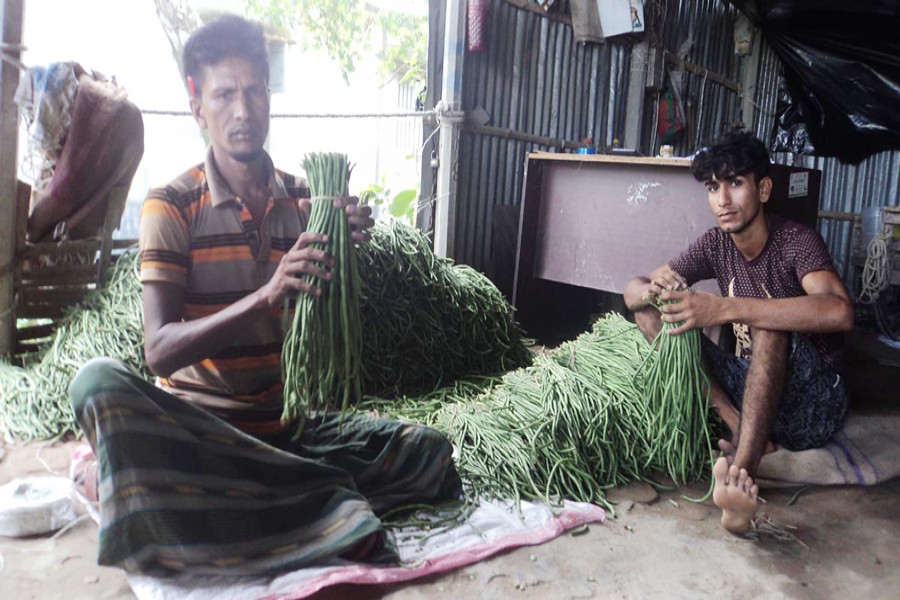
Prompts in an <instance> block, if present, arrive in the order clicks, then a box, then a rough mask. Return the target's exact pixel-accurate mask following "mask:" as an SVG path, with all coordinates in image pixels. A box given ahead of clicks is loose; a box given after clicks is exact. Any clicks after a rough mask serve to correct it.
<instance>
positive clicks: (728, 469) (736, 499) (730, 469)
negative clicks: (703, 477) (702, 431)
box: [713, 456, 759, 533]
mask: <svg viewBox="0 0 900 600" xmlns="http://www.w3.org/2000/svg"><path fill="white" fill-rule="evenodd" d="M713 478H714V479H715V480H716V483H715V486H714V487H713V502H715V504H716V506H718V507H719V508H721V509H722V527H724V528H725V529H727V530H728V531H730V532H731V533H746V532H747V531H749V530H750V520H751V519H753V515H755V514H756V506H757V504H758V500H757V494H758V493H759V488H758V487H757V485H756V484H755V483H753V478H751V477H750V475H749V474H748V473H747V469H739V468H738V467H737V465H730V464H729V463H728V459H727V458H725V457H724V456H723V457H721V458H719V460H717V461H716V464H715V465H714V466H713Z"/></svg>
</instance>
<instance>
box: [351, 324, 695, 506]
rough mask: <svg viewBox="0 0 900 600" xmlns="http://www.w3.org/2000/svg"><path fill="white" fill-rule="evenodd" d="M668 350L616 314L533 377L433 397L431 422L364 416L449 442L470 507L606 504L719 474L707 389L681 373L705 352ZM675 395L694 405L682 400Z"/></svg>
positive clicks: (383, 405)
mask: <svg viewBox="0 0 900 600" xmlns="http://www.w3.org/2000/svg"><path fill="white" fill-rule="evenodd" d="M698 335H699V334H698ZM658 344H659V345H660V348H661V351H660V352H652V351H651V345H649V344H648V343H647V342H646V340H644V337H643V335H642V334H641V333H640V331H639V330H638V329H637V327H636V326H635V325H633V324H631V323H629V322H628V321H626V320H625V319H624V318H623V317H621V316H620V315H617V314H615V313H611V314H609V315H607V316H605V317H604V318H602V319H600V320H599V321H597V322H596V323H595V324H594V327H593V329H592V331H590V332H588V333H585V334H582V335H581V336H579V337H578V338H577V339H576V340H574V341H572V342H568V343H566V344H563V345H561V346H560V347H559V348H557V349H556V350H553V351H552V352H550V353H548V354H544V355H540V356H538V357H537V358H536V359H535V361H534V364H533V365H532V366H530V367H527V368H524V369H519V370H516V371H512V372H510V373H507V374H506V375H504V376H503V377H502V378H495V379H493V380H480V381H477V382H473V383H472V384H470V385H468V386H467V387H464V386H460V385H457V386H455V387H454V388H452V389H449V390H447V391H446V392H445V393H439V392H435V393H433V394H430V395H428V396H426V397H425V399H424V400H423V402H425V403H426V404H425V405H426V407H427V408H429V409H430V411H429V410H427V409H426V410H423V407H422V406H421V405H420V403H419V402H417V401H416V399H410V398H404V399H401V400H400V401H383V400H375V399H372V400H369V401H367V402H366V403H365V404H364V407H365V408H366V409H370V410H377V411H379V412H383V413H385V414H388V415H391V416H394V417H398V418H404V419H409V420H414V421H417V422H421V423H423V424H426V425H430V426H432V427H435V428H436V429H438V430H439V431H442V432H443V433H445V434H446V435H447V436H448V437H449V438H450V440H451V441H452V442H453V443H454V445H456V446H457V447H458V448H459V449H460V456H459V458H458V460H457V467H458V469H459V471H460V474H461V475H462V477H463V479H464V481H466V482H467V483H468V484H469V493H470V494H471V495H472V496H488V497H515V498H519V497H523V498H533V499H542V500H544V501H547V502H550V503H553V502H558V501H559V500H560V499H562V498H568V499H573V500H579V501H585V502H596V503H600V504H607V503H606V501H605V499H604V490H606V489H607V488H608V487H610V486H614V485H619V484H622V483H625V482H627V481H633V480H647V479H648V478H650V477H651V476H652V474H653V471H654V470H662V471H664V472H665V473H667V474H668V475H669V476H670V477H672V479H674V480H676V481H685V480H686V479H687V478H688V476H694V475H699V474H700V473H702V472H703V469H704V468H706V469H708V468H709V464H710V462H709V458H710V449H709V435H708V431H707V423H706V421H705V420H704V419H699V418H698V415H700V414H704V413H705V410H706V404H705V401H703V400H702V398H701V397H700V396H701V394H700V392H701V388H700V387H699V384H697V385H693V384H692V383H691V382H687V383H688V384H689V385H688V386H684V387H679V386H680V384H681V382H682V378H683V377H684V373H683V372H682V369H681V367H679V366H678V365H679V364H680V363H681V362H686V363H691V362H692V361H693V362H694V363H696V361H698V360H699V347H698V346H695V344H694V341H692V340H691V339H690V338H689V337H687V338H685V337H683V336H666V339H660V340H658ZM695 354H696V355H695ZM675 388H678V389H679V390H684V392H685V393H684V394H682V395H679V396H678V398H673V397H672V395H671V394H670V391H671V390H673V389H675ZM688 388H689V389H688ZM673 404H677V407H673ZM683 404H693V405H694V408H693V409H691V408H689V407H684V406H682V405H683ZM671 431H676V432H678V433H677V434H671V435H670V432H671ZM607 506H608V504H607Z"/></svg>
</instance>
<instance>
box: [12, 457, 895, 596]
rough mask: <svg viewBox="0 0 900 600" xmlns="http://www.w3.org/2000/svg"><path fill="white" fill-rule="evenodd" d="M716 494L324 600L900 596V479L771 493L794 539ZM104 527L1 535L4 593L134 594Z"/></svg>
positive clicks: (631, 506)
mask: <svg viewBox="0 0 900 600" xmlns="http://www.w3.org/2000/svg"><path fill="white" fill-rule="evenodd" d="M68 453H69V447H68V445H66V444H53V445H47V444H31V445H26V446H21V447H9V446H7V447H6V448H5V457H4V458H2V460H0V484H3V483H6V482H7V481H9V480H10V479H12V478H14V477H17V476H22V475H24V474H27V473H46V472H47V471H48V470H51V471H57V472H59V473H64V472H65V470H66V467H67V464H68ZM704 492H705V486H704V485H702V484H698V485H696V486H693V487H692V488H689V489H687V490H680V491H677V492H666V493H663V494H662V495H658V494H657V493H656V492H655V491H654V490H653V489H652V488H650V487H649V486H646V485H632V486H629V487H628V488H625V489H622V490H615V491H614V492H613V493H612V494H611V496H612V497H614V498H616V499H617V500H618V510H617V513H618V514H617V517H616V518H615V519H610V520H608V521H607V523H606V524H602V525H600V524H596V525H592V526H591V527H590V529H589V531H588V532H587V533H586V534H583V535H579V536H573V535H565V536H562V537H560V538H557V539H555V540H553V541H551V542H549V543H546V544H544V545H541V546H537V547H530V548H520V549H517V550H515V551H511V552H507V553H505V554H502V555H499V556H496V557H494V558H492V559H490V560H487V561H484V562H482V563H478V564H475V565H471V566H469V567H466V568H463V569H460V570H458V571H454V572H451V573H448V574H445V575H443V576H440V577H431V578H428V579H423V580H418V581H415V582H411V583H408V584H404V585H397V586H389V587H388V586H384V587H375V586H371V587H370V586H365V587H363V586H340V587H337V588H331V589H328V590H325V591H323V592H322V593H320V594H318V595H317V596H315V597H316V598H318V599H319V600H324V599H328V600H337V599H339V598H341V599H348V600H354V599H373V598H385V599H391V600H401V599H403V600H426V599H427V600H435V599H436V598H447V599H466V600H468V599H474V598H485V599H487V598H491V599H493V598H517V599H529V600H530V599H538V598H540V599H546V598H553V599H556V598H560V599H562V598H704V597H713V596H715V597H722V598H736V599H740V598H753V599H757V598H767V599H769V598H773V599H774V598H797V599H806V598H809V599H822V598H835V599H842V600H843V599H846V598H848V597H850V598H852V597H859V598H866V599H867V600H870V599H871V600H875V599H881V598H884V599H888V598H890V599H895V598H898V597H900V591H898V590H900V545H898V544H897V540H900V479H896V480H893V481H890V482H887V483H885V484H882V485H879V486H875V487H870V488H858V487H841V488H812V489H807V490H806V491H804V492H803V493H801V494H800V495H799V497H797V498H796V501H795V502H794V504H793V505H791V506H788V503H789V501H790V500H791V499H792V498H793V496H794V494H795V492H796V490H777V491H775V490H768V491H764V493H763V496H764V498H765V499H766V500H767V503H766V505H765V506H764V508H763V511H764V512H765V513H766V514H767V515H768V516H769V517H770V519H771V520H772V521H774V522H775V523H777V524H779V525H781V526H793V527H796V529H794V530H792V534H793V536H794V537H793V539H779V538H777V537H775V536H774V535H771V534H763V535H761V536H760V537H759V539H758V540H755V541H754V540H747V539H741V538H737V537H734V536H731V535H729V534H727V533H725V532H724V531H723V530H722V529H721V528H720V527H719V525H718V517H719V515H718V512H717V511H716V510H715V507H713V506H712V505H711V503H710V502H707V503H706V504H703V505H697V504H692V503H690V502H686V501H684V500H683V499H682V494H688V495H693V496H699V495H702V494H703V493H704ZM96 551H97V530H96V527H95V525H94V524H93V523H92V522H90V521H87V520H85V521H82V522H81V523H79V524H78V525H76V526H75V527H74V528H72V529H71V530H69V531H68V532H66V533H65V534H64V535H62V536H61V537H59V538H58V539H56V540H49V539H44V538H41V539H26V540H12V539H5V538H0V557H2V567H0V589H2V594H0V597H2V598H3V599H9V600H13V599H14V600H25V599H31V598H36V599H41V600H44V599H54V598H59V599H64V600H78V599H82V598H84V599H88V598H90V599H100V598H133V597H134V596H133V595H132V593H131V591H130V589H129V587H128V584H127V582H126V580H125V577H124V575H123V574H122V573H121V572H120V571H118V570H116V569H108V568H102V567H98V566H97V565H96V558H95V556H96Z"/></svg>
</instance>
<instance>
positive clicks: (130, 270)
mask: <svg viewBox="0 0 900 600" xmlns="http://www.w3.org/2000/svg"><path fill="white" fill-rule="evenodd" d="M358 255H359V262H360V265H359V266H360V288H359V294H360V319H361V321H362V338H363V339H362V348H363V349H362V355H361V371H362V387H363V390H364V393H366V394H369V395H379V396H391V397H393V396H396V395H398V394H409V395H412V394H419V393H422V392H423V391H431V390H434V389H435V388H437V387H439V386H441V385H446V384H448V383H451V382H453V381H456V380H457V379H461V378H465V377H471V376H475V375H490V374H498V373H504V372H506V371H509V370H511V369H515V368H518V367H522V366H525V365H528V364H531V353H530V351H529V350H528V348H527V345H526V344H527V341H526V340H524V339H523V337H522V333H521V330H520V329H519V327H518V326H517V324H516V323H515V321H514V319H513V309H512V307H511V306H510V305H509V303H508V302H506V300H505V298H504V297H503V295H502V294H501V293H500V292H499V291H498V290H497V288H496V287H495V286H494V285H493V284H492V283H491V282H490V281H489V280H488V279H487V278H486V277H484V276H483V275H481V274H480V273H477V272H476V271H474V270H472V269H470V268H469V267H465V266H461V265H453V264H452V262H450V261H447V260H443V259H439V258H437V257H436V256H435V255H434V253H433V252H432V251H431V247H430V243H429V242H428V239H427V238H426V237H425V236H424V235H423V234H422V233H420V232H419V231H418V230H416V229H415V228H413V227H412V226H409V225H406V224H403V223H401V222H399V221H379V223H378V224H377V225H376V226H375V227H373V228H372V240H371V242H369V243H366V244H363V245H361V246H359V247H358ZM116 265H117V266H116V267H115V271H114V272H113V273H112V274H111V275H110V277H109V278H108V281H109V283H108V284H107V286H106V287H105V288H104V289H102V290H98V291H96V292H94V293H92V294H91V295H90V296H89V298H88V300H87V301H86V302H85V303H84V304H83V305H81V306H79V307H76V308H75V310H74V311H73V312H72V313H71V314H70V315H69V317H68V318H67V319H66V321H65V322H64V324H63V325H62V326H60V327H59V328H58V329H57V331H56V332H55V334H54V336H53V338H52V342H51V343H50V344H48V346H47V348H46V349H45V350H44V351H43V352H42V353H41V355H40V356H36V357H34V359H33V360H31V361H29V363H28V365H27V366H25V367H24V368H22V367H20V366H16V365H13V364H9V363H4V362H2V361H0V432H2V433H4V434H6V435H8V436H12V437H15V438H18V439H23V440H27V439H35V438H39V439H47V438H52V437H56V436H59V435H62V434H65V433H68V432H77V425H76V424H75V421H74V417H73V415H72V412H71V409H70V408H69V400H68V395H67V391H66V390H67V388H68V385H69V382H70V381H71V380H72V377H73V376H74V375H75V372H76V371H77V370H78V368H79V367H80V366H81V365H82V364H83V363H85V362H87V360H89V359H91V358H94V357H97V356H111V357H114V358H119V359H121V360H123V361H124V362H125V363H127V364H128V365H130V366H131V367H133V368H135V369H136V370H138V371H139V372H142V373H143V374H145V375H146V376H147V377H148V378H149V377H150V374H149V370H148V368H147V365H146V363H145V361H144V357H143V339H144V336H143V324H142V314H141V292H140V289H141V286H140V283H139V281H138V278H137V255H136V253H134V254H129V255H127V256H125V257H123V258H121V259H120V260H119V261H118V262H117V264H116Z"/></svg>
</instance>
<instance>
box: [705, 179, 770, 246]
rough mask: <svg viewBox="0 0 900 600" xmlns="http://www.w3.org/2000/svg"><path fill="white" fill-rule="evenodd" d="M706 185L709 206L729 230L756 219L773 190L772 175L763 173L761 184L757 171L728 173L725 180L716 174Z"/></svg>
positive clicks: (732, 231)
mask: <svg viewBox="0 0 900 600" xmlns="http://www.w3.org/2000/svg"><path fill="white" fill-rule="evenodd" d="M705 185H706V191H707V194H708V195H709V207H710V208H711V209H712V211H713V214H714V215H715V216H716V222H717V223H718V224H719V227H720V228H721V229H722V231H724V232H725V233H740V232H741V231H743V230H744V229H746V228H747V226H749V225H750V224H751V223H753V222H754V220H756V219H757V218H758V217H759V216H760V214H761V212H762V205H763V204H764V203H765V202H767V201H768V200H769V194H770V193H771V191H772V180H771V179H769V178H768V177H763V178H762V180H761V181H760V182H759V184H757V182H756V176H755V175H753V173H748V174H746V175H734V176H732V177H726V178H724V180H723V181H719V179H717V178H716V177H715V176H713V178H712V179H710V180H709V181H707V182H706V184H705Z"/></svg>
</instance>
